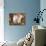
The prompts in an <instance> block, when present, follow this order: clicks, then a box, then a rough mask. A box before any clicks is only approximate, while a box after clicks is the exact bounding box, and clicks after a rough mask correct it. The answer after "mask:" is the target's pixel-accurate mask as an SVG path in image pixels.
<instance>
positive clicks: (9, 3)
mask: <svg viewBox="0 0 46 46" xmlns="http://www.w3.org/2000/svg"><path fill="white" fill-rule="evenodd" d="M39 10H40V0H4V32H5V33H4V35H5V37H4V38H5V40H7V41H18V40H19V39H20V38H22V37H24V36H25V35H26V34H27V33H28V32H29V31H31V28H32V25H33V24H35V23H34V22H33V19H34V18H35V17H36V16H37V15H36V12H38V11H39ZM11 12H14V13H15V12H24V13H26V15H25V17H26V24H25V25H23V26H18V25H15V26H10V25H9V24H8V23H9V22H8V16H9V13H11Z"/></svg>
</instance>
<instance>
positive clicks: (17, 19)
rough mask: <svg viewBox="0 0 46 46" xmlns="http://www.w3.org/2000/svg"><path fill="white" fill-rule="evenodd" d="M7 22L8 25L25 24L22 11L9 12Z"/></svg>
mask: <svg viewBox="0 0 46 46" xmlns="http://www.w3.org/2000/svg"><path fill="white" fill-rule="evenodd" d="M9 24H10V25H24V24H25V15H24V13H10V14H9Z"/></svg>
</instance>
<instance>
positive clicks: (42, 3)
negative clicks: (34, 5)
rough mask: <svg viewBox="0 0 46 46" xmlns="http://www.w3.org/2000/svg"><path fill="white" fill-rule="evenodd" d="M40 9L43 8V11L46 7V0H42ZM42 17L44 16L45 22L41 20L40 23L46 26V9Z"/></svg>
mask: <svg viewBox="0 0 46 46" xmlns="http://www.w3.org/2000/svg"><path fill="white" fill-rule="evenodd" d="M40 9H41V11H42V10H43V9H46V0H41V1H40ZM42 17H43V22H42V21H40V25H42V26H45V27H46V10H45V11H44V12H43V15H42Z"/></svg>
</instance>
